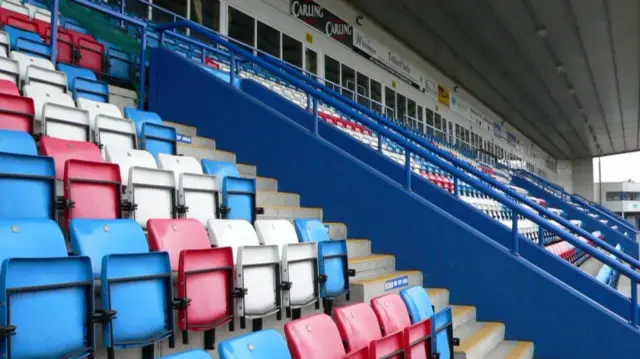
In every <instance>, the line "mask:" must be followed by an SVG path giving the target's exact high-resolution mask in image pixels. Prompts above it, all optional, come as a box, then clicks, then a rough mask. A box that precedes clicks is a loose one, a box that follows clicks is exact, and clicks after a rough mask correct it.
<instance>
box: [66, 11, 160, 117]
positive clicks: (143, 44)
mask: <svg viewBox="0 0 640 359" xmlns="http://www.w3.org/2000/svg"><path fill="white" fill-rule="evenodd" d="M56 2H57V0H56ZM162 34H164V31H163V32H162ZM161 36H162V35H161ZM146 64H147V27H146V26H143V27H142V31H141V36H140V69H139V71H140V79H139V80H140V84H139V85H138V86H139V89H140V90H139V91H140V100H139V101H140V102H139V103H138V109H140V110H144V99H145V96H146V94H145V90H144V88H145V85H146V72H147V65H146Z"/></svg>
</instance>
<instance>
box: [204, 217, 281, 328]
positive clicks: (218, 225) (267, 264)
mask: <svg viewBox="0 0 640 359" xmlns="http://www.w3.org/2000/svg"><path fill="white" fill-rule="evenodd" d="M207 229H208V232H209V240H210V241H211V244H213V245H214V246H216V247H231V248H232V251H233V255H234V259H235V263H236V287H238V288H246V289H247V290H248V293H247V294H245V295H244V296H242V297H241V298H239V299H238V301H237V302H238V313H239V315H240V316H241V318H242V317H247V318H250V319H251V318H263V317H266V316H269V315H272V314H275V313H277V312H279V311H280V301H281V300H280V290H279V286H280V256H279V254H278V247H277V246H267V245H265V246H261V245H260V242H259V241H258V236H257V235H256V232H255V230H254V229H253V227H252V226H251V224H250V223H249V222H247V221H244V220H223V219H218V220H214V219H212V220H209V221H208V222H207Z"/></svg>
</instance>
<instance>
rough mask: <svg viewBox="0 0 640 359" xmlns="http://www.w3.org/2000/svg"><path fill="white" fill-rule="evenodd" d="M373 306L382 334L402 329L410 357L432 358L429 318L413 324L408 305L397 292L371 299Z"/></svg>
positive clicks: (386, 334)
mask: <svg viewBox="0 0 640 359" xmlns="http://www.w3.org/2000/svg"><path fill="white" fill-rule="evenodd" d="M423 290H424V289H423ZM371 308H372V309H373V312H374V313H375V315H376V318H378V324H380V329H382V335H384V336H388V335H390V334H393V333H396V332H399V331H401V332H403V333H404V337H405V349H406V351H407V352H409V353H410V354H411V355H410V357H412V358H414V357H415V358H432V350H431V348H433V343H432V341H433V339H432V336H431V333H432V323H431V321H430V320H429V319H426V320H423V321H420V322H416V323H414V324H412V323H411V319H410V317H409V313H408V311H407V307H406V306H405V304H404V302H403V301H402V298H400V296H399V295H398V294H397V293H392V294H386V295H382V296H379V297H376V298H373V299H371Z"/></svg>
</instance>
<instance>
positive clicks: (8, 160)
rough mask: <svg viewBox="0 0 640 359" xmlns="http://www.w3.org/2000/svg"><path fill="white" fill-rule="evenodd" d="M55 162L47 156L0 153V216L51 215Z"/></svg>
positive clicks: (53, 207) (53, 205)
mask: <svg viewBox="0 0 640 359" xmlns="http://www.w3.org/2000/svg"><path fill="white" fill-rule="evenodd" d="M55 173H56V169H55V163H54V161H53V159H52V158H50V157H43V156H30V155H22V154H13V153H0V198H2V200H1V201H0V218H1V219H6V218H46V219H54V218H55V195H56V188H55V185H56V184H55Z"/></svg>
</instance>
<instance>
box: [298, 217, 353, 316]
mask: <svg viewBox="0 0 640 359" xmlns="http://www.w3.org/2000/svg"><path fill="white" fill-rule="evenodd" d="M294 224H295V227H296V234H297V235H298V240H299V241H300V242H318V267H319V273H320V276H321V277H322V278H323V280H322V281H321V283H320V296H321V297H322V298H323V300H324V301H325V305H324V307H325V312H326V313H327V314H329V312H330V311H331V301H332V300H334V299H335V298H337V297H341V296H343V295H346V297H347V300H349V276H355V274H356V273H355V270H350V269H349V268H348V260H347V258H348V257H347V241H346V240H329V230H328V229H327V228H326V227H325V226H324V224H322V222H320V221H319V220H317V219H296V220H295V221H294Z"/></svg>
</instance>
